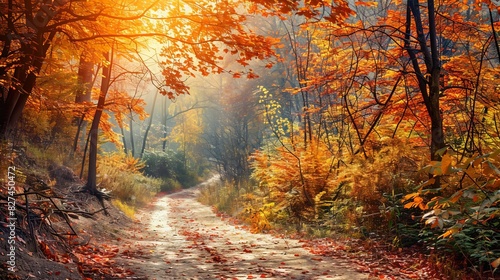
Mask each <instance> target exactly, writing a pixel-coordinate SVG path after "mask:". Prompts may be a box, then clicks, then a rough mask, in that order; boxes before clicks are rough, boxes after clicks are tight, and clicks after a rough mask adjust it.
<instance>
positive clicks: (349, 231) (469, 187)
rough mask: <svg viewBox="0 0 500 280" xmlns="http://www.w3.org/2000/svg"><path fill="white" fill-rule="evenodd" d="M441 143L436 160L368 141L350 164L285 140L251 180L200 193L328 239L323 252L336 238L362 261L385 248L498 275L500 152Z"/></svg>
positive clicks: (236, 211)
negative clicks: (468, 151)
mask: <svg viewBox="0 0 500 280" xmlns="http://www.w3.org/2000/svg"><path fill="white" fill-rule="evenodd" d="M439 152H440V153H441V155H442V160H441V161H434V162H430V163H429V162H426V161H425V159H424V158H422V157H421V154H420V153H419V152H418V149H411V148H409V147H408V145H407V143H404V142H401V141H396V140H390V141H389V142H378V143H377V144H373V145H372V146H371V147H369V149H366V153H367V155H369V158H365V157H363V156H359V157H353V158H352V159H351V160H350V162H348V163H345V162H342V163H341V162H340V161H339V162H337V161H336V160H335V158H331V157H329V156H328V152H327V151H326V150H325V149H324V148H322V147H320V144H316V143H313V144H311V146H310V147H309V148H308V149H307V150H306V149H300V147H294V153H295V154H293V155H292V154H291V152H290V150H287V149H284V148H279V149H277V150H276V152H274V153H270V154H269V153H265V152H264V151H257V152H255V153H254V154H253V155H252V157H251V159H252V168H253V173H252V179H251V180H249V181H246V182H245V183H244V184H241V183H240V184H239V185H236V184H234V182H230V181H227V182H221V183H220V184H219V185H217V186H210V187H207V188H205V189H204V190H202V193H201V196H200V200H201V201H202V202H204V203H208V204H211V205H214V206H215V207H216V209H218V211H221V212H224V213H228V214H229V215H231V216H234V217H236V218H238V219H239V220H241V221H242V222H244V223H246V224H247V225H248V227H249V230H251V231H252V232H269V233H274V234H287V235H290V236H296V237H299V238H307V239H310V240H311V244H312V245H311V247H312V248H314V247H315V245H314V244H315V240H316V241H318V242H320V243H322V242H325V241H324V240H328V241H327V243H328V242H331V244H332V247H331V248H328V247H325V246H322V248H323V249H322V250H324V253H325V254H332V253H334V251H335V250H336V249H334V248H335V246H338V244H339V243H338V242H336V241H338V240H342V242H341V243H345V244H349V245H347V246H345V245H342V246H341V247H343V248H347V249H346V250H347V251H348V252H351V253H354V254H355V255H356V254H358V255H364V254H368V255H370V257H367V262H369V261H368V259H371V260H374V259H377V257H376V256H379V257H380V255H381V254H388V255H392V254H395V255H398V254H401V255H404V254H409V255H413V254H419V255H420V256H421V257H422V258H424V259H425V260H426V263H427V264H428V265H431V266H433V267H434V268H435V269H437V270H440V271H445V272H446V274H447V275H448V276H449V277H450V279H489V278H497V277H498V271H497V269H496V267H497V266H498V262H499V261H500V260H499V259H498V256H499V253H500V249H499V248H500V246H499V243H498V242H499V241H500V240H499V237H500V233H499V231H498V226H499V222H500V220H499V218H498V211H499V208H498V205H499V202H500V192H499V191H498V184H499V182H498V178H499V175H500V170H499V169H498V160H499V159H500V157H499V156H498V155H499V152H492V153H490V154H485V155H478V154H476V155H471V156H470V157H463V156H461V155H459V154H456V153H454V152H453V151H451V150H446V149H443V150H441V151H439ZM297 155H298V156H297ZM297 163H300V167H301V168H300V167H299V168H297V166H299V164H297ZM437 178H439V180H440V181H441V184H440V186H439V187H437V188H436V187H435V185H434V182H435V180H436V179H437ZM317 244H318V243H316V245H317ZM334 244H337V245H335V246H334ZM370 252H377V253H373V254H372V253H370ZM382 252H383V253H382ZM402 252H404V253H402ZM334 254H335V253H334Z"/></svg>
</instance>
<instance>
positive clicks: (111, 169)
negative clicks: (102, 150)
mask: <svg viewBox="0 0 500 280" xmlns="http://www.w3.org/2000/svg"><path fill="white" fill-rule="evenodd" d="M143 167H144V163H143V162H142V161H140V160H138V159H136V158H133V157H132V156H128V155H125V154H123V153H111V154H106V155H103V156H102V157H100V158H99V162H98V168H97V169H98V170H97V171H98V174H99V175H98V181H99V187H100V188H106V189H108V190H111V196H112V197H114V198H115V199H119V200H120V201H121V202H122V203H126V204H128V205H129V206H131V207H136V206H143V205H146V204H147V203H149V202H150V201H151V200H152V198H153V197H154V195H155V194H156V193H157V192H158V191H159V190H160V185H161V180H159V179H155V178H151V177H147V176H144V175H143V174H142V173H141V172H140V169H141V168H143Z"/></svg>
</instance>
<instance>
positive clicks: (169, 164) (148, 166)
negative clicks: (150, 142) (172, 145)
mask: <svg viewBox="0 0 500 280" xmlns="http://www.w3.org/2000/svg"><path fill="white" fill-rule="evenodd" d="M143 160H144V162H145V167H144V169H143V172H144V174H146V175H148V176H152V177H154V178H161V179H163V180H164V183H163V187H162V190H163V191H168V190H175V189H176V188H177V187H176V183H173V181H177V182H178V183H179V184H180V185H181V186H182V187H183V188H188V187H192V186H194V185H196V184H197V183H198V174H197V172H196V170H195V168H190V167H189V166H187V164H186V162H185V159H184V155H183V154H182V153H178V152H173V151H168V152H148V153H146V154H144V157H143Z"/></svg>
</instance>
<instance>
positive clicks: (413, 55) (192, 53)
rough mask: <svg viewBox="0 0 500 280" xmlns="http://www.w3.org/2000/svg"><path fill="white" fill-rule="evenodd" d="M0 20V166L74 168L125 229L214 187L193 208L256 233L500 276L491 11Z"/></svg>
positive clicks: (179, 6)
mask: <svg viewBox="0 0 500 280" xmlns="http://www.w3.org/2000/svg"><path fill="white" fill-rule="evenodd" d="M0 10H1V16H0V19H1V21H0V23H1V26H0V28H1V32H0V39H1V40H0V49H1V55H0V94H1V98H0V133H1V136H2V157H4V158H6V159H10V160H14V158H15V157H19V156H20V155H28V156H29V157H30V158H33V159H34V160H35V161H36V162H37V164H39V165H41V166H42V167H43V168H44V169H47V170H48V171H50V170H54V169H56V168H60V166H67V167H70V168H72V169H73V170H74V171H75V173H76V174H78V175H79V176H80V177H81V178H83V180H84V181H85V182H86V183H85V185H84V186H83V189H84V190H85V191H87V192H89V193H91V194H94V195H96V196H97V197H98V198H99V199H105V198H108V197H109V196H111V197H112V199H113V200H114V204H115V205H117V207H121V208H122V210H123V211H125V212H128V213H133V211H134V208H135V207H140V206H143V205H145V204H147V203H148V201H149V200H150V199H151V197H152V196H153V195H154V194H155V193H157V192H159V191H174V190H176V189H179V188H182V187H190V186H193V185H195V184H196V183H197V182H199V181H200V180H201V179H202V178H204V177H205V178H206V176H208V174H212V173H217V174H220V175H221V179H222V183H221V185H219V186H213V187H212V188H211V189H208V190H207V191H205V192H203V193H202V199H203V200H204V201H206V202H208V203H212V204H214V205H215V206H216V207H217V208H218V209H219V210H220V211H224V212H228V213H231V214H232V215H235V216H238V217H239V218H240V219H242V220H244V221H245V222H247V223H248V224H250V225H251V229H252V231H254V232H267V231H271V230H285V231H295V232H300V233H304V234H309V235H311V236H317V237H326V236H334V235H336V234H346V235H350V236H355V237H359V238H376V239H383V240H385V241H387V242H389V243H391V246H393V247H394V248H400V247H411V246H415V247H418V248H419V249H420V250H422V251H423V252H427V253H429V254H431V253H432V254H434V255H436V256H438V257H439V256H441V257H442V261H443V263H446V262H449V263H453V262H455V261H457V260H458V263H460V264H465V267H466V269H467V270H468V271H469V272H472V273H473V274H474V275H478V277H479V275H483V276H486V277H498V276H499V272H498V269H497V268H498V266H499V265H500V230H499V229H500V208H499V207H500V166H499V164H500V108H499V107H498V106H499V101H500V86H499V83H498V81H499V79H500V42H499V39H498V36H499V35H500V22H499V21H500V14H499V12H500V4H498V3H497V2H496V1H487V0H478V1H476V0H468V1H442V0H441V1H440V0H428V1H418V0H407V1H400V0H375V1H363V0H361V1H344V0H335V1H333V2H331V1H322V0H305V1H298V2H296V1H289V0H274V1H264V0H248V1H238V0H222V1H213V0H197V1H191V0H184V1H182V0H179V1H158V0H156V1H154V0H144V1H136V0H119V1H78V0H56V1H35V0H32V1H19V0H7V1H2V3H1V4H0ZM8 165H9V160H6V161H4V160H2V163H1V166H2V170H6V169H7V166H8ZM48 171H47V172H48ZM19 172H21V173H22V172H23V171H19ZM24 172H25V173H27V171H24ZM40 172H41V171H40ZM4 173H5V172H4ZM21 173H20V174H19V176H18V178H23V176H22V175H23V174H21ZM24 175H26V174H24ZM24 177H26V178H27V177H29V176H24ZM47 184H48V185H49V186H50V185H51V184H55V182H51V181H49V182H48V183H47ZM103 189H106V190H103ZM109 191H111V192H109ZM450 265H451V264H450ZM444 267H445V268H446V265H445V266H444Z"/></svg>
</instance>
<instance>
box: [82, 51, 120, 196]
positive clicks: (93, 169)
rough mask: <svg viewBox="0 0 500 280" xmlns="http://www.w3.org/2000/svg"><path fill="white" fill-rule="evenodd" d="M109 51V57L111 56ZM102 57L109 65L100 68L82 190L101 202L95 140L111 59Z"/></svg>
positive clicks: (105, 93)
mask: <svg viewBox="0 0 500 280" xmlns="http://www.w3.org/2000/svg"><path fill="white" fill-rule="evenodd" d="M112 55H113V54H112V52H111V57H112ZM104 57H105V59H106V60H107V61H109V62H110V63H109V65H104V66H103V68H102V81H101V90H100V94H99V99H98V101H97V108H96V111H95V115H94V119H93V120H92V125H91V127H90V132H89V134H90V135H89V136H90V144H89V145H90V147H89V169H88V174H87V184H86V185H85V188H84V190H85V191H87V192H89V193H90V194H93V195H95V196H97V198H98V199H99V201H100V202H101V203H102V202H103V196H102V193H101V192H100V191H99V190H97V142H98V136H99V135H98V134H99V122H100V120H101V116H102V112H103V110H104V104H105V102H106V95H107V93H108V89H109V84H110V76H111V66H112V64H113V63H112V59H110V54H109V53H105V54H104Z"/></svg>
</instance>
